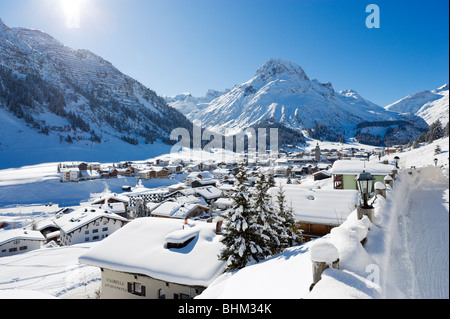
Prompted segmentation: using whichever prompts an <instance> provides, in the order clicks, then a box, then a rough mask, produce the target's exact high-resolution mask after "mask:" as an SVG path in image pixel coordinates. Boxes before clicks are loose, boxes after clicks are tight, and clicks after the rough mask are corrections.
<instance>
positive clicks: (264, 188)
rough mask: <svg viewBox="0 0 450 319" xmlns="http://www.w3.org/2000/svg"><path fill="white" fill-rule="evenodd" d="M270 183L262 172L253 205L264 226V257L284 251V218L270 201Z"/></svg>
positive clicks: (256, 185)
mask: <svg viewBox="0 0 450 319" xmlns="http://www.w3.org/2000/svg"><path fill="white" fill-rule="evenodd" d="M268 191H269V184H268V182H267V181H266V178H265V176H264V175H263V174H261V175H260V176H259V178H258V180H257V182H256V184H255V198H254V200H253V201H252V206H253V207H254V209H255V211H256V213H257V223H258V225H260V227H262V234H261V239H262V242H261V246H262V248H263V251H264V257H265V258H267V257H270V256H273V255H276V254H279V253H280V252H281V251H282V242H283V241H285V239H284V238H283V236H284V235H285V234H284V227H283V223H284V220H283V219H282V218H281V216H280V215H278V214H277V212H276V211H275V209H274V208H273V207H272V205H271V203H270V195H269V193H268Z"/></svg>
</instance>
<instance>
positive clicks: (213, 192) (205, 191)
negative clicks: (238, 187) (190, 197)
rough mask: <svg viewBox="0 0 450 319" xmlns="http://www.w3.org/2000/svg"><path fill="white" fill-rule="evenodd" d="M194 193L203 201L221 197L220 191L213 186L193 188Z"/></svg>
mask: <svg viewBox="0 0 450 319" xmlns="http://www.w3.org/2000/svg"><path fill="white" fill-rule="evenodd" d="M194 190H195V193H197V194H198V195H200V196H202V197H203V198H204V199H214V198H219V197H220V196H222V191H221V190H220V189H218V188H216V187H214V186H205V187H198V188H195V189H194Z"/></svg>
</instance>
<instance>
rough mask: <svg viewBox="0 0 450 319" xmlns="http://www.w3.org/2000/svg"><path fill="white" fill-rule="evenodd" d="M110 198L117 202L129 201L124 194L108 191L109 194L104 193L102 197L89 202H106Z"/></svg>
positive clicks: (95, 203) (93, 203)
mask: <svg viewBox="0 0 450 319" xmlns="http://www.w3.org/2000/svg"><path fill="white" fill-rule="evenodd" d="M111 200H114V201H117V202H122V203H128V202H129V201H130V198H129V197H128V196H124V195H118V194H113V193H109V194H106V195H105V196H102V197H100V198H98V199H96V200H94V201H92V203H91V204H92V205H97V204H99V203H108V202H110V201H111Z"/></svg>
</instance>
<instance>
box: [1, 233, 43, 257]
mask: <svg viewBox="0 0 450 319" xmlns="http://www.w3.org/2000/svg"><path fill="white" fill-rule="evenodd" d="M44 242H45V237H44V236H43V235H42V234H41V232H39V231H33V230H28V229H22V228H21V229H12V230H5V231H1V232H0V257H6V256H13V255H18V254H22V253H25V252H29V251H32V250H36V249H40V248H41V246H42V244H43V243H44Z"/></svg>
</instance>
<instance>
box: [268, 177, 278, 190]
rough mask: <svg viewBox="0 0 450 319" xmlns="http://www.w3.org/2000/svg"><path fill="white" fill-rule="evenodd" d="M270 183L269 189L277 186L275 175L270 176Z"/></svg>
mask: <svg viewBox="0 0 450 319" xmlns="http://www.w3.org/2000/svg"><path fill="white" fill-rule="evenodd" d="M268 183H269V188H272V187H275V186H276V184H275V177H274V176H273V174H269V180H268Z"/></svg>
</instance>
